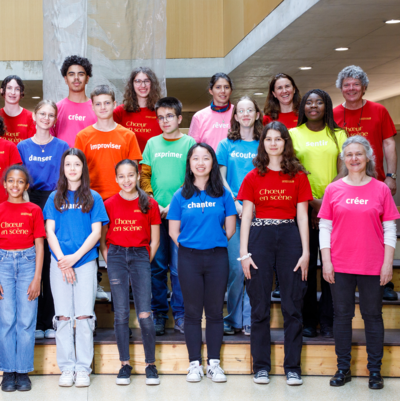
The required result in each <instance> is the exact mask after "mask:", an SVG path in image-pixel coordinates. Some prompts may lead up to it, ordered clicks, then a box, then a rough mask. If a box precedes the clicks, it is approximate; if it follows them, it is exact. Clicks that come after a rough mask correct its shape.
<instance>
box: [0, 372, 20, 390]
mask: <svg viewBox="0 0 400 401" xmlns="http://www.w3.org/2000/svg"><path fill="white" fill-rule="evenodd" d="M15 375H16V373H15V372H3V381H2V382H1V389H2V390H3V391H7V392H11V391H15V390H16V389H17V384H16V383H15Z"/></svg>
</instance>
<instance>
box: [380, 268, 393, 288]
mask: <svg viewBox="0 0 400 401" xmlns="http://www.w3.org/2000/svg"><path fill="white" fill-rule="evenodd" d="M392 277H393V266H392V265H386V264H384V265H383V266H382V269H381V285H385V284H387V283H388V282H389V281H390V280H391V279H392Z"/></svg>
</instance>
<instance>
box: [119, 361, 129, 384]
mask: <svg viewBox="0 0 400 401" xmlns="http://www.w3.org/2000/svg"><path fill="white" fill-rule="evenodd" d="M131 371H132V366H129V365H123V366H122V367H121V369H120V370H119V373H118V376H117V379H116V380H115V383H116V384H121V385H126V384H129V383H130V382H131Z"/></svg>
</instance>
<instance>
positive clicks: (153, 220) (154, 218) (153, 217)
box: [149, 199, 161, 225]
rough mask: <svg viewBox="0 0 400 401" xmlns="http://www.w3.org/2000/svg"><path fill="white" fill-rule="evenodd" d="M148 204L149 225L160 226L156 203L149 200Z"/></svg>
mask: <svg viewBox="0 0 400 401" xmlns="http://www.w3.org/2000/svg"><path fill="white" fill-rule="evenodd" d="M150 203H151V209H150V210H149V213H150V224H151V225H158V224H161V215H160V209H159V207H158V203H157V202H156V201H155V200H154V199H150Z"/></svg>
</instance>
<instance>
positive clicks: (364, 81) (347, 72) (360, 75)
mask: <svg viewBox="0 0 400 401" xmlns="http://www.w3.org/2000/svg"><path fill="white" fill-rule="evenodd" d="M346 78H354V79H359V80H360V81H361V85H362V86H365V88H368V84H369V79H368V75H367V74H366V73H365V72H364V71H363V69H362V68H361V67H359V66H357V65H349V66H348V67H345V68H343V70H342V71H340V72H339V75H338V77H337V80H336V88H338V89H342V85H343V81H344V80H345V79H346Z"/></svg>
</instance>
